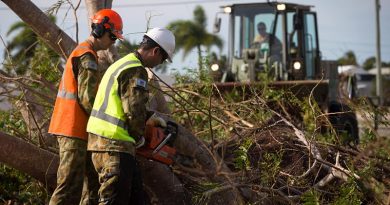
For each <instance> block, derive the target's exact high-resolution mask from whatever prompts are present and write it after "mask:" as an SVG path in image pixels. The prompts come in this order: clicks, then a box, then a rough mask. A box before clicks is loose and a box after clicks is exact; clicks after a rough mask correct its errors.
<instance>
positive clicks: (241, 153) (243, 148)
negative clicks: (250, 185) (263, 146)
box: [234, 139, 253, 170]
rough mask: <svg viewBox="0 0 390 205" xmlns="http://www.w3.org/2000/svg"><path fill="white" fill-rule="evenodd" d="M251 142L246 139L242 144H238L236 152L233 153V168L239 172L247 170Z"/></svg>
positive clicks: (248, 167)
mask: <svg viewBox="0 0 390 205" xmlns="http://www.w3.org/2000/svg"><path fill="white" fill-rule="evenodd" d="M252 144H253V140H252V139H246V140H244V142H243V143H241V144H240V146H239V147H238V149H237V150H235V151H234V154H235V159H234V167H235V168H236V169H240V170H249V169H250V162H249V158H248V150H249V148H250V147H251V146H252Z"/></svg>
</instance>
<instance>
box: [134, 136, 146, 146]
mask: <svg viewBox="0 0 390 205" xmlns="http://www.w3.org/2000/svg"><path fill="white" fill-rule="evenodd" d="M144 145H145V137H144V136H140V137H138V139H137V140H136V141H135V145H134V146H135V148H136V149H138V148H140V147H142V146H144Z"/></svg>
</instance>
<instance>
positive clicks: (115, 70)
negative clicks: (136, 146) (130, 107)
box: [87, 53, 142, 143]
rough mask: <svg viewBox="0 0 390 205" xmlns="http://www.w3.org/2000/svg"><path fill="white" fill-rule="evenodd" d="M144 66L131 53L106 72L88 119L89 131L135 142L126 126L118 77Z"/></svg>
mask: <svg viewBox="0 0 390 205" xmlns="http://www.w3.org/2000/svg"><path fill="white" fill-rule="evenodd" d="M140 66H142V64H141V61H140V60H139V59H138V58H137V57H136V56H135V55H134V53H130V54H128V55H127V56H125V57H123V58H121V59H119V60H118V61H116V62H115V63H114V64H112V65H111V66H110V67H109V68H108V69H107V71H106V72H105V74H104V76H103V78H102V80H101V82H100V85H99V90H98V92H97V95H96V98H95V102H94V104H93V108H92V112H91V116H90V117H89V120H88V125H87V132H89V133H93V134H96V135H98V136H102V137H106V138H109V139H115V140H122V141H128V142H133V143H134V142H135V141H134V138H133V137H132V136H130V135H129V133H128V131H127V128H126V116H125V113H124V111H123V107H122V101H121V99H120V96H119V95H118V87H119V85H118V81H117V79H118V77H119V75H120V74H121V73H122V72H123V71H125V70H127V69H131V68H134V67H140Z"/></svg>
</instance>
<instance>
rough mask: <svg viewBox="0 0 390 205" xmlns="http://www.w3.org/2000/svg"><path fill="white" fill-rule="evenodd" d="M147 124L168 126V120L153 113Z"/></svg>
mask: <svg viewBox="0 0 390 205" xmlns="http://www.w3.org/2000/svg"><path fill="white" fill-rule="evenodd" d="M146 125H151V126H154V127H167V122H166V121H165V120H164V119H162V118H161V117H159V116H157V115H156V114H153V115H152V116H151V117H150V118H149V119H148V120H147V121H146Z"/></svg>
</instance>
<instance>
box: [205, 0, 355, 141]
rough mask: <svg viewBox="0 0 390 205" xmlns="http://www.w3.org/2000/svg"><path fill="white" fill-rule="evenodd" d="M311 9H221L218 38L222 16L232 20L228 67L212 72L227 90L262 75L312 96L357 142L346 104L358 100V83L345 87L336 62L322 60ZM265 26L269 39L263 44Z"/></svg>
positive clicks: (289, 5)
mask: <svg viewBox="0 0 390 205" xmlns="http://www.w3.org/2000/svg"><path fill="white" fill-rule="evenodd" d="M311 8H312V6H307V5H299V4H292V3H280V2H266V3H243V4H232V5H227V6H222V7H221V9H222V12H218V13H217V16H216V21H215V23H214V32H219V31H220V28H221V18H219V16H218V15H220V14H221V13H223V14H227V15H228V16H229V18H228V21H229V22H228V56H227V59H228V62H227V63H226V64H227V66H226V67H221V66H219V65H218V64H213V65H212V66H211V70H210V72H211V74H212V76H213V77H214V81H217V83H216V84H217V85H218V86H219V87H221V88H224V89H226V88H229V87H232V88H233V87H237V86H251V85H253V84H255V83H256V82H258V81H261V79H262V78H260V77H259V76H261V74H262V73H263V74H266V75H267V76H269V77H270V78H272V79H273V81H272V86H274V87H282V88H288V89H290V90H291V91H292V92H294V94H296V95H297V96H298V97H303V96H309V95H310V94H312V95H313V97H314V98H315V100H316V101H317V103H318V105H319V107H321V108H322V110H323V111H324V112H326V113H327V116H328V119H329V122H331V124H332V125H333V127H334V128H335V130H336V131H338V132H339V133H340V132H343V133H346V134H347V135H348V136H349V137H351V139H353V141H354V142H358V140H359V137H358V135H359V134H358V123H357V119H356V114H355V113H354V112H353V111H352V110H351V109H350V107H349V106H347V104H346V102H347V101H348V100H349V99H350V98H352V97H353V96H354V93H355V85H354V83H353V82H354V81H353V80H349V81H346V82H347V83H346V84H344V85H345V86H340V83H339V75H338V71H337V62H335V61H324V60H322V59H321V52H320V45H319V38H318V24H317V15H316V13H315V12H314V11H312V10H311ZM261 24H262V25H263V26H264V25H265V27H266V33H267V34H266V35H267V36H266V40H265V41H262V42H259V41H256V38H258V37H257V35H259V32H260V31H258V29H259V25H261ZM340 87H343V88H345V89H343V90H344V91H345V92H342V91H341V90H342V89H340Z"/></svg>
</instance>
